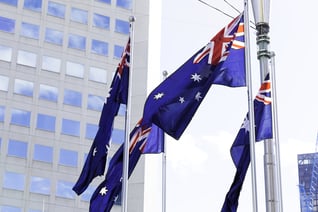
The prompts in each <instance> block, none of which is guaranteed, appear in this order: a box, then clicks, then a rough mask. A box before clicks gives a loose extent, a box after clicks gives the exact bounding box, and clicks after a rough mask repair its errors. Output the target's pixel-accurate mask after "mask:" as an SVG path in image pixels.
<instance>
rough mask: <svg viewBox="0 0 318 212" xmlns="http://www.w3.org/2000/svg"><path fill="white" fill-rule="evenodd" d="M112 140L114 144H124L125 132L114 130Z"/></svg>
mask: <svg viewBox="0 0 318 212" xmlns="http://www.w3.org/2000/svg"><path fill="white" fill-rule="evenodd" d="M111 139H112V142H113V143H115V144H122V143H123V142H124V139H125V131H124V130H120V129H115V128H114V129H113V132H112V138H111Z"/></svg>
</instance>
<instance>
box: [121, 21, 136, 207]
mask: <svg viewBox="0 0 318 212" xmlns="http://www.w3.org/2000/svg"><path fill="white" fill-rule="evenodd" d="M129 22H130V57H129V58H130V60H129V73H128V76H129V83H128V95H127V106H126V118H125V143H124V158H123V179H122V187H123V189H122V212H127V209H128V204H127V203H128V168H129V140H130V138H129V135H130V122H131V120H130V115H131V93H132V91H131V90H132V71H133V52H134V48H133V46H134V22H135V17H134V16H130V17H129Z"/></svg>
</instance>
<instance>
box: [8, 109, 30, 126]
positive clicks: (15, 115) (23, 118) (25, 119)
mask: <svg viewBox="0 0 318 212" xmlns="http://www.w3.org/2000/svg"><path fill="white" fill-rule="evenodd" d="M30 120H31V112H30V111H26V110H19V109H12V110H11V122H10V123H11V124H14V125H21V126H26V127H30Z"/></svg>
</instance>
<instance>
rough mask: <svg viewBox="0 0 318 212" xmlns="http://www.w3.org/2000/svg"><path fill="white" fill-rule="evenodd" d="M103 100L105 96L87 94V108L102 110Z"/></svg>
mask: <svg viewBox="0 0 318 212" xmlns="http://www.w3.org/2000/svg"><path fill="white" fill-rule="evenodd" d="M104 102H105V98H103V97H101V96H95V95H92V94H89V95H88V99H87V109H90V110H97V111H102V109H103V105H104Z"/></svg>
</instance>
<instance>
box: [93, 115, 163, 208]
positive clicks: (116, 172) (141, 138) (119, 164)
mask: <svg viewBox="0 0 318 212" xmlns="http://www.w3.org/2000/svg"><path fill="white" fill-rule="evenodd" d="M140 123H141V121H139V122H138V124H137V125H136V126H135V128H134V129H133V130H132V131H131V133H130V146H129V165H128V176H130V175H131V174H132V172H133V170H134V169H135V167H136V165H137V162H138V160H139V158H140V156H141V154H143V153H159V152H162V151H163V143H164V142H163V141H164V140H163V139H164V136H163V131H162V130H161V129H160V128H158V127H157V126H156V125H152V126H151V127H144V126H142V125H141V124H140ZM123 154H124V144H122V145H121V146H120V148H119V149H118V150H117V152H116V153H115V154H114V156H113V158H112V159H111V161H110V163H109V168H108V170H107V174H106V176H105V180H104V181H103V182H102V183H101V184H100V185H99V186H98V187H97V188H96V190H95V192H94V194H93V195H92V197H91V200H90V208H89V211H90V212H109V211H110V210H111V208H112V206H113V205H114V203H115V202H116V200H117V199H118V197H119V195H120V193H121V189H122V174H123Z"/></svg>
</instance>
